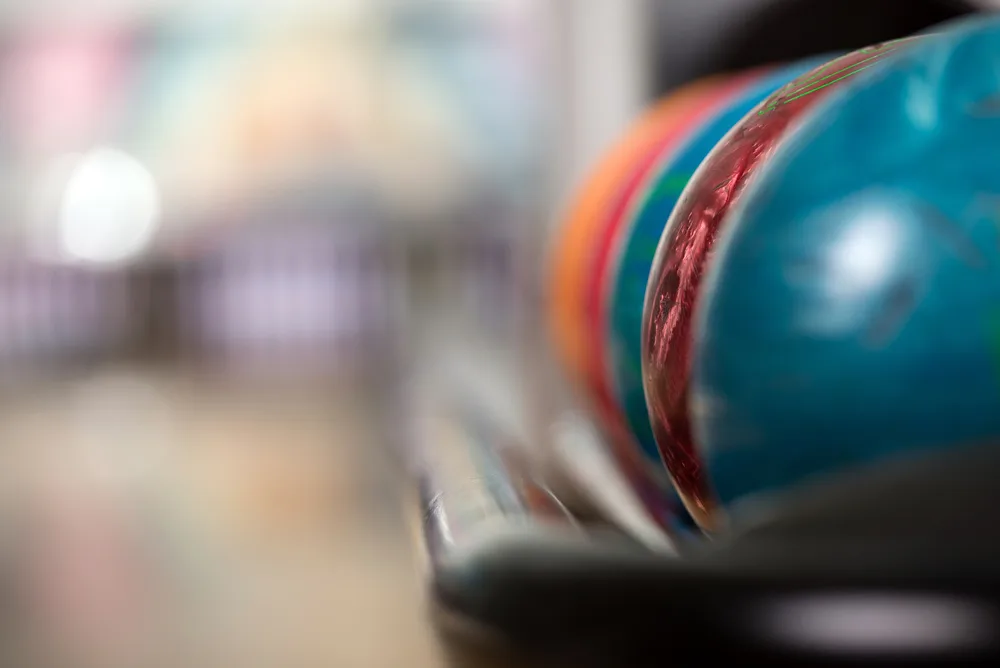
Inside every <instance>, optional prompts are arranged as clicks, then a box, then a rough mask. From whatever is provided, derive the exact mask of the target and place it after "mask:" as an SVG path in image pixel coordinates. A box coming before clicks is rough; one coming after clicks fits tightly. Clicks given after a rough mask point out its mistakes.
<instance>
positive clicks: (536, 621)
mask: <svg viewBox="0 0 1000 668" xmlns="http://www.w3.org/2000/svg"><path fill="white" fill-rule="evenodd" d="M998 479H1000V446H981V447H970V448H965V449H962V450H959V451H951V452H949V453H946V454H942V455H933V456H926V457H921V458H915V459H911V460H907V461H906V462H900V463H898V464H893V465H886V466H882V467H878V468H877V469H872V470H870V471H867V472H864V473H861V474H857V475H850V476H840V477H838V478H836V479H833V480H830V481H828V482H825V483H822V484H817V485H813V486H811V487H809V488H807V489H803V490H801V491H799V492H797V493H796V494H795V495H794V496H790V497H789V498H788V499H787V501H788V502H787V503H786V504H783V510H779V511H777V512H775V513H774V514H773V515H771V516H770V517H768V518H767V519H766V520H765V521H763V522H761V523H759V524H757V525H756V526H754V527H752V528H749V529H748V530H746V531H744V532H742V533H740V534H738V535H733V536H731V537H730V538H728V539H726V540H719V541H713V542H711V543H707V542H706V544H705V545H703V546H700V547H698V548H695V549H694V550H692V551H691V552H690V553H689V554H687V555H686V556H685V557H682V558H668V557H664V556H662V555H654V554H652V553H650V552H648V551H646V550H644V549H643V548H641V547H639V546H637V545H635V544H633V543H631V542H629V541H627V540H625V539H623V538H621V537H619V536H603V535H589V536H584V535H580V534H574V533H572V532H562V531H556V532H549V533H546V532H542V531H529V532H525V533H523V534H520V535H519V534H517V533H516V532H511V533H509V534H505V535H503V536H498V538H497V540H496V541H494V542H493V543H484V544H483V545H481V546H480V547H479V549H477V550H476V551H473V552H470V553H468V554H467V555H466V556H465V557H464V558H462V559H460V560H455V561H450V562H447V563H445V562H442V563H439V564H437V565H436V568H435V570H434V572H433V574H432V575H431V591H432V593H433V598H434V601H435V605H436V607H437V609H438V611H439V617H438V618H439V619H441V618H443V617H447V618H449V619H451V620H453V622H454V620H460V619H464V620H466V622H467V624H471V625H472V626H474V627H475V628H477V629H479V632H480V634H481V635H480V637H487V636H488V637H490V638H491V642H492V643H493V644H494V645H500V644H502V645H506V646H508V647H510V648H513V649H515V650H517V651H519V652H521V653H522V654H523V655H525V656H531V657H535V658H539V657H541V658H543V659H546V660H547V662H546V663H545V664H544V665H573V666H608V667H609V668H610V667H611V666H615V667H616V668H626V667H627V666H646V665H650V666H652V665H670V666H684V665H699V666H700V665H704V664H705V663H707V662H711V661H713V660H715V661H717V660H740V661H741V662H747V661H756V660H760V661H765V660H766V661H768V662H769V663H768V665H772V666H773V665H775V664H776V663H777V664H779V665H815V664H822V665H852V666H853V665H887V664H888V665H895V664H903V665H909V666H913V665H947V666H954V665H969V664H979V663H984V664H989V665H993V664H997V663H998V662H1000V586H998V585H1000V522H998V521H997V519H998V515H1000V484H998ZM449 628H450V629H451V632H452V633H454V632H455V629H457V628H459V627H458V626H456V625H454V624H451V625H450V626H449ZM458 634H459V635H461V631H458Z"/></svg>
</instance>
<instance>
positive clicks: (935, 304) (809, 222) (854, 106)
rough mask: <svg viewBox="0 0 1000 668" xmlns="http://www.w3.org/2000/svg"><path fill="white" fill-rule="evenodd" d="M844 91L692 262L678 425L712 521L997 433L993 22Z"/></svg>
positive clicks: (903, 56)
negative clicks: (691, 327) (707, 486)
mask: <svg viewBox="0 0 1000 668" xmlns="http://www.w3.org/2000/svg"><path fill="white" fill-rule="evenodd" d="M848 88H849V89H848V90H845V91H842V92H840V93H837V94H835V95H833V96H830V97H829V98H828V99H827V100H826V101H824V102H823V103H822V104H821V105H820V107H819V108H818V109H817V113H815V114H813V115H811V117H810V118H809V119H808V120H807V121H806V122H805V124H804V125H803V126H802V128H800V130H798V131H797V132H796V133H795V134H794V136H792V137H791V138H790V139H789V140H788V141H787V143H786V144H785V145H784V146H783V147H782V148H781V149H779V151H778V152H777V154H776V155H775V156H774V158H773V159H772V160H771V162H770V163H769V164H768V165H767V167H766V168H765V169H764V170H763V171H762V173H761V174H760V175H759V177H758V178H757V179H756V180H755V182H754V183H753V184H752V186H751V187H750V188H749V189H748V190H747V192H746V193H745V194H744V198H743V201H742V203H741V205H740V207H738V210H736V211H734V213H733V217H732V218H731V220H730V222H729V224H728V226H727V229H726V231H725V232H724V233H723V234H722V236H721V237H720V240H719V244H718V247H717V251H718V255H717V258H716V260H714V261H713V262H712V264H711V265H710V267H709V270H708V274H707V278H706V286H705V291H704V293H703V303H702V306H701V307H700V309H699V311H698V313H697V314H696V327H695V336H696V352H695V358H694V376H693V386H692V417H693V419H694V427H695V429H694V432H695V437H696V440H697V441H698V443H699V444H700V446H701V451H702V458H703V463H704V466H705V468H706V471H707V473H708V479H709V480H710V481H711V486H712V492H713V495H714V498H715V501H716V503H717V504H718V508H719V509H720V510H719V511H717V512H715V514H714V515H715V519H722V518H723V517H725V516H726V515H728V518H729V519H735V518H736V516H737V515H738V514H739V513H738V505H737V504H738V503H739V502H742V501H749V500H751V499H754V498H756V499H757V500H758V501H762V500H763V498H762V495H765V496H764V498H766V495H767V493H775V492H780V491H787V490H789V489H791V488H794V487H795V486H797V485H802V484H807V483H808V482H812V481H817V480H820V479H822V478H823V477H824V476H830V475H834V474H836V473H843V472H845V471H848V470H851V469H852V468H854V469H856V468H859V467H863V466H874V465H878V464H879V463H887V462H889V461H891V460H893V459H897V460H898V459H901V458H905V457H912V456H916V455H918V454H919V453H922V452H927V451H935V450H937V451H940V450H946V449H950V448H957V447H960V446H963V445H967V444H980V443H989V442H996V441H1000V197H998V195H1000V153H998V152H997V151H996V150H994V149H995V148H996V147H997V146H1000V22H998V20H997V19H996V18H992V17H991V18H985V19H977V20H975V21H973V22H971V23H963V24H961V25H959V26H958V27H951V28H949V29H948V30H947V31H945V32H943V33H940V34H937V35H932V36H928V37H925V38H924V39H923V40H922V41H921V42H920V43H919V44H916V45H914V46H913V47H912V48H908V49H906V50H905V51H904V52H901V53H900V54H898V55H897V56H895V57H893V58H892V59H889V60H887V61H886V62H885V63H883V64H882V65H880V66H879V67H878V68H875V69H874V70H872V72H870V73H868V75H866V76H865V77H861V78H859V80H858V81H856V82H855V83H854V84H853V85H851V86H850V87H848ZM976 510H977V509H971V508H970V512H976Z"/></svg>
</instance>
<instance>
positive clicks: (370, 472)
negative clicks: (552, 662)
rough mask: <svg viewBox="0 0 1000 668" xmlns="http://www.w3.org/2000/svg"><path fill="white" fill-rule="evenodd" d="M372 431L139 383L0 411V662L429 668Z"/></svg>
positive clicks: (187, 383)
mask: <svg viewBox="0 0 1000 668" xmlns="http://www.w3.org/2000/svg"><path fill="white" fill-rule="evenodd" d="M385 417H386V416H385V413H384V411H383V410H381V409H380V408H379V407H378V406H377V405H375V404H373V403H372V401H370V400H369V399H367V398H366V397H365V394H364V393H362V392H359V391H357V389H356V386H355V385H354V384H353V383H351V382H344V383H339V384H338V383H333V384H332V385H331V384H325V385H324V386H322V387H317V386H315V385H309V384H296V383H294V382H289V383H277V384H275V383H253V382H240V383H235V382H232V381H229V382H223V381H218V380H215V381H208V380H205V379H195V378H193V377H185V376H182V375H179V374H176V373H173V374H164V373H159V372H152V371H149V370H141V369H134V368H126V369H115V370H107V371H102V372H100V373H91V374H87V375H84V376H79V377H76V378H73V379H69V380H64V381H59V382H55V381H49V382H46V383H40V384H37V385H34V386H32V387H30V388H28V387H26V388H25V389H24V390H22V391H19V392H18V393H16V394H12V395H10V396H6V397H4V399H3V401H2V402H0V443H2V448H0V476H2V482H3V484H2V486H0V521H2V524H0V526H2V537H3V539H2V541H0V566H2V570H0V587H3V588H4V589H5V591H6V592H7V593H8V594H9V596H6V597H5V598H6V600H7V601H8V602H9V603H8V605H7V606H6V609H4V610H2V613H0V614H2V615H3V617H4V619H3V620H2V628H3V629H4V631H5V634H6V635H7V638H6V640H5V642H4V643H3V644H2V646H3V647H6V648H7V649H6V650H5V651H6V652H7V653H8V654H9V655H10V656H8V657H5V658H4V660H3V663H4V665H24V666H29V665H40V666H41V665H45V666H48V665H51V666H59V667H61V666H73V668H90V667H91V666H93V667H95V668H118V667H119V666H120V667H123V668H124V667H126V666H127V667H129V668H131V667H133V666H150V667H152V666H164V667H166V668H174V667H179V666H185V667H186V668H194V667H197V666H218V667H221V666H225V667H227V668H257V667H258V666H259V667H261V668H271V667H274V668H298V667H302V668H312V667H313V666H316V667H319V666H338V667H344V668H369V667H370V668H379V667H383V666H384V667H386V668H400V667H402V666H406V667H407V668H423V667H427V668H432V667H436V666H439V665H442V664H443V659H442V652H441V650H440V648H439V647H438V645H437V644H436V642H435V640H434V637H433V634H432V633H431V630H430V628H429V625H428V622H427V619H426V615H425V614H424V613H425V610H424V607H423V606H424V603H423V600H422V596H421V594H422V592H421V588H420V576H419V573H418V571H417V568H416V566H415V560H414V558H413V543H412V540H411V536H410V535H409V530H408V527H407V524H406V522H405V520H404V513H401V512H400V507H401V506H400V503H399V499H400V490H401V488H400V486H399V484H398V475H397V473H396V472H395V470H394V463H393V458H392V457H391V456H390V454H389V452H388V449H387V446H386V443H385V442H384V433H383V432H382V431H381V430H380V429H378V428H377V427H379V426H384V420H385Z"/></svg>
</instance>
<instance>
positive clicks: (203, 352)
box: [0, 0, 949, 668]
mask: <svg viewBox="0 0 1000 668" xmlns="http://www.w3.org/2000/svg"><path fill="white" fill-rule="evenodd" d="M843 2H844V3H847V0H843ZM25 4H27V5H29V6H25ZM751 4H764V3H744V2H738V1H729V2H720V1H715V2H701V3H693V2H669V1H667V0H663V1H662V2H656V1H655V0H586V1H584V0H577V1H571V0H428V1H421V0H325V1H319V0H316V1H309V0H299V1H296V2H279V1H277V0H275V1H274V2H261V1H258V2H226V1H224V0H202V1H201V2H174V3H170V2H158V3H153V2H149V3H141V2H138V3H129V2H124V1H123V2H117V3H94V2H81V1H78V2H73V3H69V2H66V3H59V2H49V3H4V4H3V5H0V460H2V461H0V590H2V592H3V593H2V595H0V602H2V605H0V634H2V636H3V638H2V640H0V655H2V661H3V663H4V665H17V666H34V665H52V666H72V667H74V668H87V667H89V666H100V667H102V668H103V667H105V666H129V667H133V666H154V665H163V666H181V665H184V666H190V667H194V666H201V665H205V666H232V667H234V668H237V667H238V668H243V667H244V666H247V667H250V666H262V667H266V666H276V667H277V666H281V667H282V668H294V667H297V666H320V665H322V666H351V667H354V668H366V667H368V666H372V667H376V666H387V667H389V666H391V667H393V668H398V667H399V666H404V665H406V666H412V667H414V668H418V667H420V666H437V665H443V664H442V663H441V662H442V661H443V659H442V657H441V656H440V648H439V647H438V646H437V645H436V643H435V642H434V639H433V637H432V634H431V633H430V632H429V628H428V622H427V621H426V619H425V615H424V610H423V608H422V605H423V603H422V600H421V597H420V594H421V592H420V579H419V576H420V574H419V571H418V569H417V565H416V564H415V563H414V561H413V558H412V555H413V548H412V545H413V542H412V539H411V535H410V532H411V530H412V529H411V526H410V525H409V524H408V520H407V519H406V517H405V515H404V511H403V509H404V508H405V507H406V506H405V503H404V499H403V497H404V496H405V494H406V486H405V485H403V484H401V482H400V474H401V471H402V470H403V467H402V466H401V465H400V457H399V456H398V455H400V453H403V454H404V455H405V450H406V447H407V439H408V438H409V434H408V431H407V429H406V426H405V425H406V419H405V418H404V417H403V416H404V415H405V413H406V410H407V407H406V405H407V396H406V392H405V388H406V387H407V379H408V378H410V377H411V376H412V375H413V373H414V370H415V369H418V368H420V367H421V366H422V365H427V364H432V365H433V364H435V363H436V361H437V360H440V359H441V357H440V355H441V354H445V355H446V356H447V359H448V360H450V361H452V362H453V363H454V364H457V365H458V366H461V367H463V368H464V369H465V370H466V371H468V372H470V373H480V374H484V375H485V376H489V374H490V373H491V372H490V371H489V369H490V368H495V367H501V368H503V369H505V370H506V371H508V372H510V371H512V370H513V372H514V373H513V374H512V375H513V376H514V377H515V380H514V381H513V382H515V383H516V384H519V386H520V388H521V390H520V391H519V392H514V393H510V392H508V393H507V394H505V395H504V396H505V397H506V399H507V400H509V401H511V402H512V403H518V402H520V404H523V405H518V406H516V407H514V408H513V409H512V410H513V412H516V413H517V414H518V415H522V416H524V415H529V417H528V418H525V420H526V423H527V424H529V427H528V428H527V429H528V433H531V431H530V429H531V427H530V424H532V419H531V418H530V414H531V412H532V410H535V411H536V412H537V414H538V415H536V417H538V419H539V420H540V421H544V402H542V401H541V398H542V396H541V395H542V394H544V392H543V391H540V390H539V388H541V387H544V386H545V385H544V383H543V382H542V381H541V380H540V377H539V375H540V374H545V369H546V366H545V364H544V363H543V362H544V360H545V354H544V352H543V347H542V346H540V345H539V344H538V341H539V337H540V334H539V330H540V329H541V328H540V324H539V322H538V320H539V319H538V317H537V315H536V314H537V313H538V300H539V299H540V294H539V289H538V286H539V285H540V280H539V274H540V272H541V270H542V265H543V262H542V257H543V254H544V252H545V250H546V244H547V239H548V237H549V233H550V231H551V230H552V228H553V226H554V225H555V224H556V222H557V221H558V216H559V212H560V210H561V207H562V206H563V205H564V204H565V201H566V199H567V197H568V196H569V193H570V192H571V191H572V188H573V187H574V186H575V185H576V184H577V183H578V182H579V180H580V178H581V177H582V176H583V175H584V174H585V173H586V171H587V168H588V167H589V166H591V165H592V164H593V163H594V161H595V160H596V159H597V157H598V156H599V155H600V153H601V152H602V151H603V150H604V149H605V148H606V147H607V146H608V144H609V143H610V142H611V141H613V140H614V139H615V137H616V136H617V135H618V134H619V133H620V132H621V131H622V130H623V129H624V128H625V127H626V125H627V124H628V123H629V122H630V121H631V120H632V119H633V118H634V117H635V116H636V115H637V113H638V112H639V111H640V110H641V109H642V108H643V107H644V106H645V105H646V104H647V103H648V102H649V101H650V100H651V99H653V98H654V97H656V96H658V95H660V94H663V93H665V92H666V91H668V90H670V89H672V88H673V87H675V86H677V85H678V84H680V83H683V82H684V81H687V80H690V79H692V78H695V77H697V76H701V75H703V74H708V73H712V72H716V71H723V70H727V69H737V68H741V67H745V66H748V65H752V64H758V63H757V62H755V61H759V62H771V61H773V60H787V59H791V58H794V57H799V56H802V55H809V53H813V52H821V51H824V50H826V49H829V48H834V47H838V48H841V47H842V48H849V47H852V46H862V45H864V44H866V43H868V42H869V41H875V40H876V39H879V38H882V37H895V36H897V35H898V34H904V33H905V32H906V31H905V30H903V29H902V28H901V26H903V24H905V22H906V20H907V17H909V16H916V14H918V13H919V12H921V11H925V10H926V11H932V10H931V9H928V8H930V7H932V6H933V7H937V8H938V9H940V7H939V6H944V5H948V4H949V3H947V2H940V3H934V2H922V3H904V2H899V3H889V2H884V3H877V2H874V0H872V1H871V2H867V4H866V6H868V7H874V6H876V5H879V6H880V7H882V9H881V10H879V11H881V12H882V13H881V14H878V13H877V12H870V15H871V16H874V17H876V18H878V17H880V16H881V17H882V23H878V21H874V19H873V21H874V22H873V21H869V22H868V23H865V24H864V26H863V27H858V28H856V29H848V28H846V27H845V28H844V30H842V31H840V32H839V33H837V38H836V42H837V43H836V44H830V43H822V35H825V34H827V32H828V31H827V28H828V26H829V23H828V21H827V22H825V23H824V21H826V19H822V20H821V19H820V18H817V17H822V16H823V14H822V11H821V10H820V9H818V7H819V6H820V5H824V6H826V5H830V3H821V2H819V0H817V1H816V2H815V3H809V4H810V6H811V7H813V10H812V14H813V20H812V21H811V23H810V22H809V21H808V20H806V19H803V18H802V17H801V16H800V17H799V18H798V19H796V18H794V17H792V18H788V17H786V16H784V15H782V16H779V17H777V18H775V17H772V18H771V19H770V20H769V23H768V24H767V26H766V28H761V29H760V30H758V31H757V32H756V33H753V32H752V29H753V27H752V26H748V25H747V24H745V23H743V22H741V18H740V12H742V11H743V9H744V8H745V7H748V6H750V5H751ZM771 4H775V5H777V4H782V3H771ZM787 4H799V5H800V6H801V4H802V3H787ZM841 4H843V3H841ZM847 4H850V3H847ZM918 5H919V8H917V6H918ZM907 8H908V9H907ZM938 9H934V10H933V11H937V10H938ZM839 14H846V12H843V11H840V12H839ZM915 20H916V21H917V22H918V23H923V22H926V17H924V16H921V17H917V18H915ZM795 21H799V23H794V22H795ZM803 21H805V22H804V23H803ZM793 24H794V25H793ZM847 24H848V23H847V21H846V20H845V21H844V25H845V26H846V25H847ZM736 26H740V28H739V30H740V31H739V32H738V33H736V32H734V31H735V30H736ZM789 26H792V27H794V28H796V29H795V30H791V31H789V30H786V28H788V27H789ZM904 27H905V26H904ZM851 30H853V31H854V32H851ZM706 35H708V36H711V39H709V40H707V41H709V42H712V43H713V44H716V45H731V46H732V48H731V49H729V50H726V49H723V48H722V47H721V46H719V47H717V48H714V49H713V50H712V51H711V53H701V55H698V52H699V49H701V51H705V49H704V48H701V47H698V46H696V42H697V43H698V44H701V43H703V42H704V41H705V36H706ZM789 35H790V36H789ZM817 35H819V36H820V37H817ZM735 37H739V38H740V39H735ZM729 38H734V39H732V40H730V39H729ZM465 350H469V351H480V352H478V353H475V352H469V353H468V354H466V355H465V356H463V353H462V351H465ZM483 350H487V351H489V353H488V354H483V353H482V352H481V351H483ZM429 360H430V362H429ZM491 364H492V365H493V367H490V365H491ZM487 384H488V381H487ZM403 459H405V456H404V458H403Z"/></svg>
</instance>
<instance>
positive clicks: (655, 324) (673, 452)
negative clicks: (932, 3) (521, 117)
mask: <svg viewBox="0 0 1000 668" xmlns="http://www.w3.org/2000/svg"><path fill="white" fill-rule="evenodd" d="M911 41H913V40H912V39H907V40H898V41H894V42H888V43H885V44H880V45H876V46H872V47H868V48H866V49H862V50H860V51H855V52H853V53H850V54H848V55H845V56H842V57H840V58H836V59H834V60H832V61H830V62H828V63H827V64H825V65H823V66H821V67H819V68H817V69H816V70H813V71H812V72H810V73H808V74H806V75H804V76H802V77H800V78H799V79H797V80H795V81H793V82H792V83H790V84H789V85H788V86H785V87H784V88H783V89H781V90H780V91H778V92H777V93H775V94H774V95H772V96H771V97H770V98H769V99H768V100H766V101H765V102H764V103H762V104H761V105H760V107H758V109H756V110H755V111H753V112H751V113H750V114H749V115H748V116H747V117H746V118H745V119H744V120H743V121H742V122H741V123H740V125H738V126H737V127H735V128H734V129H733V130H732V131H731V132H730V133H729V135H728V136H727V137H726V138H725V139H724V140H723V141H722V142H720V143H719V145H718V146H716V148H715V149H714V150H713V152H712V153H711V154H710V155H709V157H708V158H707V159H706V160H705V162H704V163H702V166H701V167H700V169H699V170H698V172H697V173H696V174H695V176H694V177H693V178H692V180H691V182H690V183H689V184H688V185H687V187H686V188H685V191H684V194H683V195H682V196H681V199H680V201H679V202H678V205H677V207H676V208H675V209H674V211H673V213H672V214H671V217H670V220H669V222H668V223H667V226H666V228H665V230H664V233H663V236H662V238H661V239H660V243H659V246H658V248H657V252H656V259H655V260H654V263H653V270H652V273H651V274H650V282H649V286H648V288H647V293H646V303H645V310H644V315H643V328H642V337H643V341H642V344H643V383H644V386H645V391H646V400H647V404H648V408H649V411H650V418H651V420H652V424H653V432H654V434H655V436H656V440H657V445H658V447H659V450H660V453H661V455H662V457H663V461H664V464H665V465H666V467H667V470H668V471H669V472H670V476H671V478H672V479H673V481H674V485H675V486H676V488H677V491H678V493H679V494H680V496H681V498H682V499H683V501H684V503H685V505H686V506H687V507H688V510H689V511H690V512H691V514H692V516H693V517H694V518H695V519H696V520H697V521H698V522H699V523H700V524H701V525H702V527H703V528H705V529H709V530H710V529H711V528H712V526H711V525H712V522H711V519H710V518H711V517H712V515H713V513H712V512H711V511H712V509H711V508H710V507H709V505H710V504H711V502H710V501H709V499H711V494H710V492H709V489H708V483H707V482H706V480H705V477H704V476H703V473H702V467H701V465H700V457H699V456H698V453H697V444H696V443H695V442H694V439H693V438H692V433H691V423H690V419H689V411H690V410H691V407H690V406H689V401H688V392H689V383H690V374H691V357H692V337H691V328H692V322H693V317H692V316H693V314H694V311H695V308H696V306H697V302H698V298H699V287H700V285H701V281H702V276H703V274H704V272H705V267H706V262H707V261H708V259H709V256H710V254H711V251H712V245H713V244H714V242H715V240H716V238H717V236H718V234H719V232H720V230H721V229H722V227H723V226H724V225H725V221H726V215H727V213H728V212H729V211H730V210H731V209H732V208H733V206H734V205H735V204H736V202H737V201H738V200H739V198H740V195H741V194H742V193H743V191H744V189H745V188H746V186H747V184H748V183H750V181H751V179H752V178H753V177H754V175H755V174H756V173H757V172H758V170H759V169H760V167H761V166H762V165H763V164H764V163H766V162H767V160H768V158H769V157H770V156H771V155H772V154H773V152H774V151H775V150H776V148H777V147H778V146H779V145H780V144H781V141H782V139H783V138H784V137H786V136H787V135H788V133H789V132H790V131H791V130H792V129H793V128H794V127H795V126H796V125H797V123H796V121H798V120H800V119H801V118H802V117H803V115H804V114H806V112H807V111H809V109H810V108H812V107H813V105H815V104H816V103H817V102H818V101H819V100H820V99H822V97H824V96H825V94H826V93H828V92H830V91H832V90H834V89H836V88H837V87H838V86H840V85H842V83H844V82H846V81H849V80H850V79H851V78H852V77H853V76H854V75H855V74H858V73H859V72H862V71H864V70H866V69H868V68H870V67H872V66H874V65H876V64H877V63H878V61H880V60H882V59H883V58H884V57H885V56H887V55H888V54H890V53H892V52H894V51H896V50H898V49H899V48H901V47H903V46H905V45H906V44H908V43H910V42H911Z"/></svg>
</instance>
